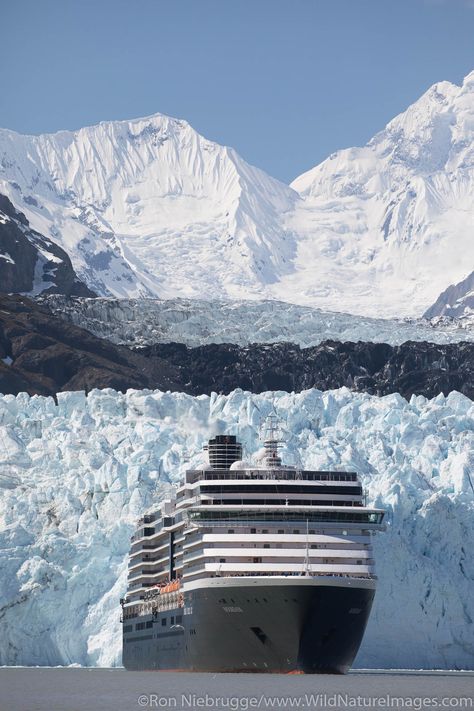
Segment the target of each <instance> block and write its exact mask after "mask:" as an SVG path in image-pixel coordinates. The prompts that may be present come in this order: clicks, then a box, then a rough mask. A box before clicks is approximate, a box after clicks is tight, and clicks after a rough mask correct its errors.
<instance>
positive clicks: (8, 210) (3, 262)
mask: <svg viewBox="0 0 474 711" xmlns="http://www.w3.org/2000/svg"><path fill="white" fill-rule="evenodd" d="M0 292H4V293H10V292H24V293H28V294H39V293H48V294H66V295H69V296H95V294H94V292H93V291H91V290H90V289H89V288H88V287H87V286H86V285H85V284H84V283H83V282H82V281H80V280H79V279H78V278H77V276H76V273H75V271H74V269H73V267H72V264H71V260H70V259H69V256H68V255H67V254H66V252H65V251H64V250H63V249H61V247H59V246H58V245H57V244H55V243H54V242H52V241H51V240H50V239H48V238H47V237H45V236H44V235H42V234H40V233H39V232H36V231H35V230H33V229H31V227H30V225H29V222H28V220H27V219H26V217H25V215H24V214H23V213H22V212H19V211H18V210H16V209H15V208H14V207H13V205H12V203H11V202H10V200H9V199H8V198H7V197H5V195H0Z"/></svg>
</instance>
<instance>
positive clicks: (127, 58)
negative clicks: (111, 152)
mask: <svg viewBox="0 0 474 711" xmlns="http://www.w3.org/2000/svg"><path fill="white" fill-rule="evenodd" d="M1 18H2V40H1V42H0V126H2V127H6V128H11V129H14V130H17V131H20V132H22V133H42V132H46V131H56V130H58V129H61V128H71V129H74V128H79V127H81V126H84V125H89V124H93V123H97V122H98V121H101V120H108V119H124V118H133V117H138V116H145V115H148V114H152V113H155V112H161V113H165V114H168V115H171V116H176V117H180V118H185V119H186V120H188V121H189V122H190V123H191V124H192V125H193V126H194V128H196V129H197V130H198V131H199V132H200V133H202V134H204V135H205V136H206V137H208V138H210V139H211V140H215V141H218V142H219V143H224V144H227V145H231V146H234V147H235V148H236V149H237V151H238V152H239V153H240V154H241V155H242V156H243V157H244V158H246V160H248V161H249V162H251V163H253V164H255V165H258V166H259V167H261V168H263V169H264V170H266V171H267V172H268V173H270V174H271V175H273V176H275V177H278V178H280V179H281V180H283V181H285V182H289V181H291V180H292V179H293V178H294V177H296V176H297V175H298V174H300V173H302V172H303V171H304V170H307V169H308V168H310V167H312V166H313V165H315V164H316V163H318V162H320V161H321V160H323V159H324V158H325V157H326V156H327V155H329V154H330V153H332V152H333V151H335V150H337V149H338V148H343V147H347V146H352V145H361V144H363V143H365V142H366V141H367V140H368V139H369V138H370V137H371V136H372V135H373V134H374V133H375V132H376V131H378V130H379V129H381V128H382V127H383V126H384V125H385V124H386V123H387V121H389V120H390V119H391V118H392V117H393V116H395V115H396V114H397V113H399V112H400V111H402V110H404V109H405V108H406V107H407V106H408V105H409V104H410V103H411V102H413V101H414V100H416V99H417V98H418V96H419V95H420V94H421V93H422V92H423V91H425V90H426V89H427V88H428V87H429V86H430V85H431V84H433V83H434V82H436V81H439V80H443V79H447V80H449V81H453V82H455V83H459V82H460V81H461V80H462V77H463V76H464V75H465V74H467V73H468V72H469V71H471V70H472V69H474V0H473V1H472V2H471V0H168V1H167V2H164V1H163V0H127V1H125V0H95V1H94V2H93V1H91V0H80V1H79V0H76V1H73V0H54V1H53V0H15V2H9V1H8V0H4V2H3V3H2V11H1Z"/></svg>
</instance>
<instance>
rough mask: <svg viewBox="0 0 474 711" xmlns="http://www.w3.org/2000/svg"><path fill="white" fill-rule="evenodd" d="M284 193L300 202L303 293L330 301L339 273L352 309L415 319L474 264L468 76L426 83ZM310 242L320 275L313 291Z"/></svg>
mask: <svg viewBox="0 0 474 711" xmlns="http://www.w3.org/2000/svg"><path fill="white" fill-rule="evenodd" d="M292 187H293V188H294V189H295V190H297V191H298V192H299V193H300V194H301V195H302V196H303V197H304V198H305V201H304V206H303V208H302V209H301V210H299V212H298V215H297V218H298V220H301V222H300V223H299V224H300V225H301V226H300V227H299V230H300V231H301V230H302V228H303V229H306V232H307V237H306V240H300V241H299V255H300V257H301V258H302V263H304V260H306V261H307V262H308V267H307V269H306V276H305V272H304V270H303V273H302V270H300V273H299V274H298V279H299V280H300V283H301V284H302V288H303V289H305V288H306V289H307V293H308V295H311V294H312V293H314V295H315V296H317V294H318V293H319V292H318V290H319V289H320V290H322V291H323V293H324V297H325V300H327V303H328V305H329V303H331V304H333V303H336V298H337V290H338V289H339V288H340V285H341V284H342V283H343V281H344V277H345V279H346V280H347V283H348V284H349V285H350V288H348V289H345V293H347V292H349V290H350V289H352V290H353V304H354V305H353V308H352V309H350V310H351V311H353V312H354V311H355V312H357V313H369V310H366V309H367V307H366V304H371V308H370V313H376V312H377V308H376V303H377V302H378V303H379V304H381V306H382V311H379V312H378V313H380V314H382V313H385V314H387V315H401V314H405V315H415V314H416V315H421V314H422V313H423V311H425V310H426V308H427V307H428V306H430V305H431V304H432V303H433V302H434V301H435V299H436V298H437V297H438V295H439V294H440V292H441V291H443V290H444V289H445V288H446V287H448V286H449V285H450V284H453V283H456V282H458V281H460V280H461V279H463V278H465V277H466V276H467V274H469V273H470V272H471V271H472V268H473V265H474V238H473V237H474V198H473V195H474V72H472V73H471V74H469V75H468V76H467V77H466V78H465V80H464V82H463V84H462V86H460V87H459V86H456V85H454V84H451V83H449V82H441V83H439V84H435V85H434V86H432V87H431V88H430V89H429V90H428V91H427V92H426V93H425V94H424V95H423V96H422V97H421V98H420V99H419V100H418V101H417V102H416V103H414V104H413V105H412V106H410V107H409V108H408V109H407V110H406V111H405V112H404V113H402V114H400V115H399V116H397V117H396V118H394V119H393V120H392V121H391V122H390V123H389V124H388V125H387V126H386V128H385V129H384V130H383V131H381V132H380V133H378V134H377V135H376V136H375V137H374V138H373V139H372V140H371V141H370V142H369V143H368V144H367V145H366V146H365V147H363V148H351V149H348V150H343V151H339V152H337V153H335V154H334V155H331V156H330V157H329V158H328V159H327V160H326V161H324V162H323V163H321V165H318V166H317V167H315V168H313V169H312V170H310V171H309V172H307V173H305V174H304V175H302V176H300V177H299V178H297V179H296V180H295V181H294V182H293V183H292ZM302 215H303V216H304V215H306V223H307V225H306V227H305V226H304V219H302ZM315 245H317V249H318V250H319V252H320V259H321V260H322V262H320V265H319V268H320V269H321V266H323V265H324V271H325V273H326V275H327V278H326V280H323V281H322V282H321V283H320V284H319V285H318V284H315V286H314V287H313V288H314V289H315V290H314V291H312V290H311V271H310V264H309V260H310V255H311V254H312V253H313V251H314V247H315ZM291 279H292V277H290V280H291ZM290 280H287V281H288V282H289V281H290ZM328 282H329V284H330V283H331V282H332V283H333V284H334V287H333V288H331V286H330V285H329V286H327V283H328ZM283 283H285V281H284V282H283ZM425 305H426V306H425Z"/></svg>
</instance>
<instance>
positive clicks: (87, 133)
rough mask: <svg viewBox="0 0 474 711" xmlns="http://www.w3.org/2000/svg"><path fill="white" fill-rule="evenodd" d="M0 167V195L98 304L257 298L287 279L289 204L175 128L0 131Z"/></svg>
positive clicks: (171, 122) (131, 124) (139, 124)
mask: <svg viewBox="0 0 474 711" xmlns="http://www.w3.org/2000/svg"><path fill="white" fill-rule="evenodd" d="M0 163H1V165H2V168H1V170H0V192H2V190H3V191H4V192H6V193H7V194H8V195H9V196H10V198H11V200H12V202H13V203H16V204H19V205H21V209H22V211H24V212H25V213H26V214H27V215H28V217H29V218H30V219H31V224H32V225H33V226H34V227H37V229H38V231H40V232H42V233H44V234H49V235H50V236H51V238H52V239H55V240H56V241H57V242H58V243H59V244H61V246H63V247H64V249H66V251H68V252H69V254H70V255H71V259H72V260H73V263H74V265H75V267H76V269H77V271H78V272H79V273H80V274H81V275H82V277H83V278H84V280H85V281H87V282H88V283H89V284H94V290H95V291H97V292H98V293H102V294H112V295H115V296H140V295H142V296H143V295H159V296H166V295H176V294H181V295H188V296H197V295H199V296H202V297H204V298H209V299H210V298H212V297H213V296H216V295H217V294H221V295H222V294H228V295H230V296H233V295H239V294H242V293H247V291H249V292H251V293H255V295H258V292H259V290H260V289H261V287H262V286H263V285H268V284H272V283H274V282H275V281H278V280H279V279H280V277H281V276H282V274H284V273H285V272H287V271H288V270H289V269H291V260H292V257H293V253H294V249H295V246H294V243H293V239H292V237H291V236H290V235H289V234H287V233H286V230H285V227H284V226H283V216H284V215H285V213H286V212H287V211H289V210H290V209H292V207H293V205H294V203H295V201H296V200H297V199H298V196H297V195H296V193H295V192H294V191H293V190H291V189H290V188H289V187H288V186H286V185H284V184H283V183H280V182H278V181H277V180H274V179H273V178H270V177H269V176H267V175H266V174H265V173H264V172H263V171H260V170H258V169H257V168H253V167H251V166H249V165H248V164H247V163H245V161H243V160H242V159H241V158H240V157H239V156H238V155H237V154H236V153H235V151H233V150H232V149H231V148H225V147H223V146H219V145H217V144H216V143H212V142H211V141H208V140H206V139H205V138H203V137H202V136H200V135H199V134H198V133H196V131H194V130H193V129H192V128H191V126H190V125H189V124H188V123H186V122H185V121H180V120H177V119H173V118H169V117H167V116H162V115H160V114H156V115H154V116H150V117H148V118H143V119H136V120H134V121H116V122H108V123H101V124H99V125H98V126H92V127H89V128H83V129H81V130H79V131H76V132H71V131H61V132H59V133H56V134H54V135H43V136H22V135H18V134H16V133H13V132H12V131H6V130H0ZM32 196H34V197H33V198H32ZM35 203H36V204H35Z"/></svg>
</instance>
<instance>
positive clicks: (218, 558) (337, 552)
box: [124, 418, 384, 618]
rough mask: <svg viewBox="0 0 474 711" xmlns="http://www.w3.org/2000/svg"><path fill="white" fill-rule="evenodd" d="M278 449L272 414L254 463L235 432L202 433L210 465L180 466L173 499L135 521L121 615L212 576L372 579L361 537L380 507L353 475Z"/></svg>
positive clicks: (144, 609)
mask: <svg viewBox="0 0 474 711" xmlns="http://www.w3.org/2000/svg"><path fill="white" fill-rule="evenodd" d="M278 449H279V435H278V431H277V425H276V422H275V420H274V418H268V420H267V422H266V424H265V434H264V448H263V451H262V452H261V454H260V457H259V460H258V461H257V462H256V463H249V462H243V461H242V448H241V445H240V444H239V443H238V442H237V441H236V438H235V437H234V436H231V435H220V436H217V437H215V438H214V439H213V440H210V442H209V445H208V452H209V461H210V465H209V466H208V467H206V468H203V469H197V470H189V471H187V472H186V475H185V478H184V480H183V481H182V482H181V484H180V486H179V487H178V488H177V490H176V495H175V498H174V499H171V500H167V501H164V502H163V503H162V504H161V506H160V509H159V510H158V511H157V512H154V513H151V514H148V515H146V516H144V517H143V519H141V521H140V524H139V528H138V530H137V531H136V533H135V536H134V537H133V539H132V546H131V552H130V562H129V578H128V591H127V597H126V599H125V604H124V618H126V617H128V616H130V617H135V616H137V615H141V614H147V613H148V612H149V610H150V605H151V602H150V601H151V600H152V599H153V600H156V598H157V593H160V595H159V598H160V604H161V605H162V606H165V607H166V606H167V605H169V606H170V607H173V605H176V603H177V602H178V603H180V604H181V605H182V606H184V595H183V593H185V592H186V591H187V590H191V589H193V588H195V587H196V586H197V585H199V586H200V587H202V585H206V581H208V583H207V584H209V585H213V579H216V578H219V579H220V580H221V581H222V579H223V578H227V579H228V583H229V584H230V585H231V584H232V580H233V579H234V580H235V579H242V578H245V579H246V580H247V581H248V580H249V579H250V578H252V579H255V580H256V579H258V581H257V580H256V581H257V582H260V581H262V578H263V579H264V578H267V579H268V580H269V581H270V580H272V581H275V579H277V578H279V579H282V578H289V581H290V580H291V581H295V578H303V577H306V578H307V577H310V578H313V579H317V578H321V579H322V578H329V579H332V580H333V581H334V583H335V584H338V585H341V584H344V580H347V584H351V581H354V582H355V580H354V579H357V580H358V581H359V582H361V581H360V579H365V580H366V581H367V585H371V583H370V582H369V581H374V580H375V568H374V560H373V557H372V547H371V540H370V539H371V534H372V532H374V531H376V530H380V529H381V528H383V524H382V519H383V515H384V511H383V510H382V509H375V508H370V507H367V506H365V505H364V494H363V491H362V487H361V484H360V482H359V480H358V477H357V474H355V473H353V472H343V471H304V470H300V469H297V468H295V467H291V466H287V465H285V464H282V462H281V459H280V456H279V452H278ZM222 582H223V581H222ZM262 582H263V581H262ZM235 583H236V584H238V581H237V580H235ZM163 591H164V592H166V593H169V594H166V595H163V594H162V593H163ZM164 609H165V608H164Z"/></svg>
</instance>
